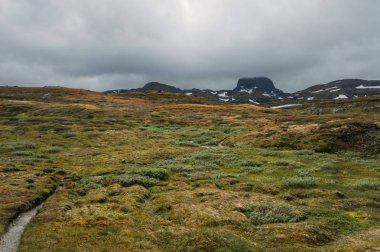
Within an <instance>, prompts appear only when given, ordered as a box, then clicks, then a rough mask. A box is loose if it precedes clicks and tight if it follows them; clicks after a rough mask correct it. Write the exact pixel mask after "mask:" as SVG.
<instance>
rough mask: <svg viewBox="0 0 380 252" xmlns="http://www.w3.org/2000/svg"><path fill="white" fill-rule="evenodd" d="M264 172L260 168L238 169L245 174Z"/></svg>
mask: <svg viewBox="0 0 380 252" xmlns="http://www.w3.org/2000/svg"><path fill="white" fill-rule="evenodd" d="M263 170H264V168H262V167H242V168H240V172H247V173H260V172H262V171H263Z"/></svg>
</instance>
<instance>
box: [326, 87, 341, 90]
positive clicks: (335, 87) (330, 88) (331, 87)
mask: <svg viewBox="0 0 380 252" xmlns="http://www.w3.org/2000/svg"><path fill="white" fill-rule="evenodd" d="M336 88H338V87H331V88H326V89H325V90H330V89H336Z"/></svg>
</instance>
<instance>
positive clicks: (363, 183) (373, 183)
mask: <svg viewBox="0 0 380 252" xmlns="http://www.w3.org/2000/svg"><path fill="white" fill-rule="evenodd" d="M354 187H355V188H356V189H361V190H380V181H379V180H369V179H363V180H359V181H357V182H356V183H355V184H354Z"/></svg>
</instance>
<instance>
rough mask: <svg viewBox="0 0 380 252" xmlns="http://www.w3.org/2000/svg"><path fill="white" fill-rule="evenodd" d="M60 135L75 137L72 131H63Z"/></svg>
mask: <svg viewBox="0 0 380 252" xmlns="http://www.w3.org/2000/svg"><path fill="white" fill-rule="evenodd" d="M62 136H63V137H64V138H72V137H76V136H77V135H76V134H75V133H73V132H65V133H63V134H62Z"/></svg>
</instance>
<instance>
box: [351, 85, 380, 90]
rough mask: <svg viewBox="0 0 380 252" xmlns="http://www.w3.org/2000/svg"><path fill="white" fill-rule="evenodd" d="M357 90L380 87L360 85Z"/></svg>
mask: <svg viewBox="0 0 380 252" xmlns="http://www.w3.org/2000/svg"><path fill="white" fill-rule="evenodd" d="M356 88H357V89H371V88H380V86H363V85H360V86H357V87H356Z"/></svg>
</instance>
